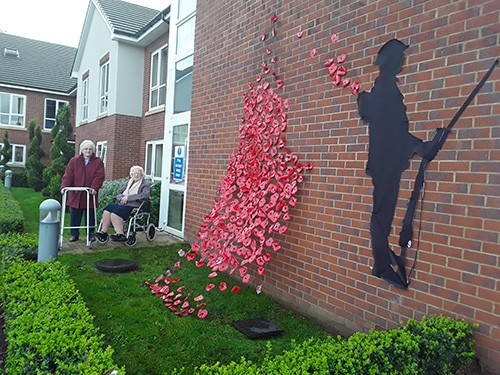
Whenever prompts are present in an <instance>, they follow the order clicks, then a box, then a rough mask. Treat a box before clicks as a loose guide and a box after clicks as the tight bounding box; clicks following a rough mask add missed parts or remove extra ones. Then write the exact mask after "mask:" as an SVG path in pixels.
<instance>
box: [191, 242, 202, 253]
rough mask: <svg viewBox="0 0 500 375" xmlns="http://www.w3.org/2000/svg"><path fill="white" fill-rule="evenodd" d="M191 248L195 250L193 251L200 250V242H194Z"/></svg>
mask: <svg viewBox="0 0 500 375" xmlns="http://www.w3.org/2000/svg"><path fill="white" fill-rule="evenodd" d="M191 250H193V251H200V244H199V243H198V242H194V243H193V244H192V245H191Z"/></svg>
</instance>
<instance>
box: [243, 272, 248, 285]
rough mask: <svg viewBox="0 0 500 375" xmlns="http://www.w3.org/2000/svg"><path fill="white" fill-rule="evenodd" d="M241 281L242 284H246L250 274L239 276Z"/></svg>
mask: <svg viewBox="0 0 500 375" xmlns="http://www.w3.org/2000/svg"><path fill="white" fill-rule="evenodd" d="M241 281H242V282H243V284H247V283H248V281H250V274H248V273H247V274H246V275H245V276H243V277H242V278H241Z"/></svg>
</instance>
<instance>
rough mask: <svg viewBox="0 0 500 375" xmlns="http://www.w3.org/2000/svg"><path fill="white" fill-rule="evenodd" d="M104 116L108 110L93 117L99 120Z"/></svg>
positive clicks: (106, 115)
mask: <svg viewBox="0 0 500 375" xmlns="http://www.w3.org/2000/svg"><path fill="white" fill-rule="evenodd" d="M104 117H108V112H104V113H101V114H99V115H98V116H97V117H96V118H95V119H96V120H100V119H102V118H104Z"/></svg>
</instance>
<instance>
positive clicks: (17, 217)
mask: <svg viewBox="0 0 500 375" xmlns="http://www.w3.org/2000/svg"><path fill="white" fill-rule="evenodd" d="M0 207H2V209H1V210H0V233H8V232H22V231H23V229H24V216H23V211H22V210H21V207H20V206H19V203H17V201H16V200H15V199H14V198H13V197H12V194H11V193H10V191H8V190H7V189H5V187H4V186H3V185H0Z"/></svg>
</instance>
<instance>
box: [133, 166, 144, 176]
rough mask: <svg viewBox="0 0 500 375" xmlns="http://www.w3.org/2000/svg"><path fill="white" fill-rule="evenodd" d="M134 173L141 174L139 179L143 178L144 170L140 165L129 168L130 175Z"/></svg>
mask: <svg viewBox="0 0 500 375" xmlns="http://www.w3.org/2000/svg"><path fill="white" fill-rule="evenodd" d="M134 171H137V172H139V173H140V174H141V177H144V169H143V168H142V167H141V166H140V165H134V166H132V167H130V174H132V173H133V172H134Z"/></svg>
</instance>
